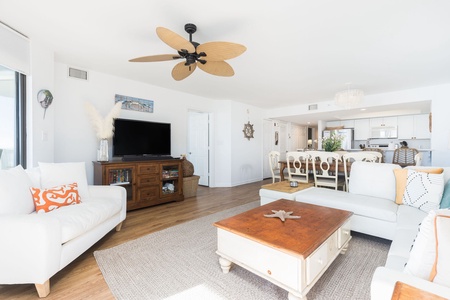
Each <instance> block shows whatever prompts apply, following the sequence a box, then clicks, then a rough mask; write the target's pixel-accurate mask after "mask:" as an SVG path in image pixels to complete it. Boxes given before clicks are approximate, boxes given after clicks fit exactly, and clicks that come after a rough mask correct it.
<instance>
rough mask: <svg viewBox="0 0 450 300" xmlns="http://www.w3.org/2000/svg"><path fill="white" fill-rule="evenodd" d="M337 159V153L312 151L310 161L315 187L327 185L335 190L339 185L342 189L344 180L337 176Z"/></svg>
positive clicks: (338, 159)
mask: <svg viewBox="0 0 450 300" xmlns="http://www.w3.org/2000/svg"><path fill="white" fill-rule="evenodd" d="M339 161H340V158H339V154H337V153H333V152H325V151H320V152H315V153H314V156H313V157H311V163H312V166H313V173H314V184H315V186H316V187H329V188H334V189H335V190H337V189H338V187H339V186H342V189H344V185H345V180H344V178H340V177H339V176H338V175H339V174H338V167H339Z"/></svg>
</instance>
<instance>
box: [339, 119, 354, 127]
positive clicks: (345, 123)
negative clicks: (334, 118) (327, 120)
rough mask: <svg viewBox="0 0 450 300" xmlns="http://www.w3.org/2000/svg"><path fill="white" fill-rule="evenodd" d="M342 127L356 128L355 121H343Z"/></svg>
mask: <svg viewBox="0 0 450 300" xmlns="http://www.w3.org/2000/svg"><path fill="white" fill-rule="evenodd" d="M341 126H344V128H355V120H344V121H341Z"/></svg>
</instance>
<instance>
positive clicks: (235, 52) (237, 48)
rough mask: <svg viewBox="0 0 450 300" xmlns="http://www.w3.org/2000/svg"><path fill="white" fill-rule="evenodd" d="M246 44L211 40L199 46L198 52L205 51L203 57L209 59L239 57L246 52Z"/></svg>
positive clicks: (220, 59)
mask: <svg viewBox="0 0 450 300" xmlns="http://www.w3.org/2000/svg"><path fill="white" fill-rule="evenodd" d="M245 50H247V48H246V47H245V46H244V45H241V44H236V43H229V42H209V43H204V44H201V45H199V46H198V47H197V53H201V52H205V53H206V56H202V57H201V59H204V60H207V61H223V60H227V59H231V58H234V57H237V56H239V55H241V54H242V53H244V52H245Z"/></svg>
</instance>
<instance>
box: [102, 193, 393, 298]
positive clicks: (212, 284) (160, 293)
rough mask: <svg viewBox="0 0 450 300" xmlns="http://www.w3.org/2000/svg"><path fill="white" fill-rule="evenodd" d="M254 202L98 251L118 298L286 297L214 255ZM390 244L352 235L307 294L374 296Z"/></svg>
mask: <svg viewBox="0 0 450 300" xmlns="http://www.w3.org/2000/svg"><path fill="white" fill-rule="evenodd" d="M258 205H259V202H258V201H256V202H252V203H249V204H245V205H242V206H239V207H235V208H232V209H228V210H225V211H222V212H219V213H215V214H212V215H209V216H206V217H202V218H199V219H196V220H193V221H190V222H186V223H183V224H180V225H176V226H173V227H170V228H167V229H164V230H161V231H159V232H156V233H152V234H149V235H147V236H144V237H141V238H139V239H136V240H133V241H130V242H127V243H124V244H122V245H119V246H116V247H113V248H110V249H106V250H100V251H95V252H94V256H95V258H96V260H97V263H98V265H99V267H100V270H101V272H102V274H103V276H104V278H105V280H106V282H107V284H108V286H109V288H110V290H111V292H112V294H113V295H114V296H115V297H116V298H117V299H120V300H122V299H127V300H128V299H139V300H142V299H171V300H172V299H180V300H181V299H183V300H184V299H208V300H210V299H214V300H215V299H217V300H219V299H220V300H225V299H227V300H228V299H233V300H234V299H245V300H252V299H254V300H264V299H271V300H272V299H283V300H284V299H287V294H288V293H287V292H286V291H285V290H283V289H281V288H279V287H277V286H275V285H274V284H272V283H270V282H268V281H266V280H264V279H262V278H260V277H258V276H256V275H254V274H252V273H250V272H249V271H247V270H245V269H243V268H241V267H239V266H233V268H232V269H231V271H230V272H229V273H228V274H223V273H222V271H221V268H220V266H219V262H218V256H217V254H216V253H215V251H216V249H217V246H216V244H217V240H216V239H217V233H216V228H215V227H214V226H213V225H212V224H213V223H214V222H216V221H219V220H221V219H224V218H227V217H230V216H233V215H235V214H238V213H240V212H243V211H246V210H249V209H252V208H254V207H257V206H258ZM389 245H390V243H389V242H388V241H386V240H383V239H378V238H374V237H370V236H366V235H361V234H359V235H357V234H353V239H352V240H351V241H350V246H349V248H348V251H347V253H346V254H345V255H339V256H338V258H337V259H336V260H335V261H334V262H333V263H332V265H331V266H330V267H329V269H328V270H327V271H326V272H325V273H324V275H323V276H322V278H321V279H320V280H319V281H318V282H317V283H316V285H315V286H314V287H313V288H312V289H311V290H310V292H309V293H308V295H307V296H308V299H309V300H313V299H370V281H371V279H372V275H373V272H374V271H375V268H376V267H378V266H382V265H384V263H385V260H386V256H387V252H388V250H389Z"/></svg>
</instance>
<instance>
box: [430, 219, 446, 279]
mask: <svg viewBox="0 0 450 300" xmlns="http://www.w3.org/2000/svg"><path fill="white" fill-rule="evenodd" d="M435 229H436V232H437V255H436V261H435V267H436V277H434V279H433V280H432V281H433V282H435V283H437V284H440V285H445V286H448V287H450V255H449V253H450V216H445V215H444V216H443V215H440V214H439V215H437V216H436V228H435Z"/></svg>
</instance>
